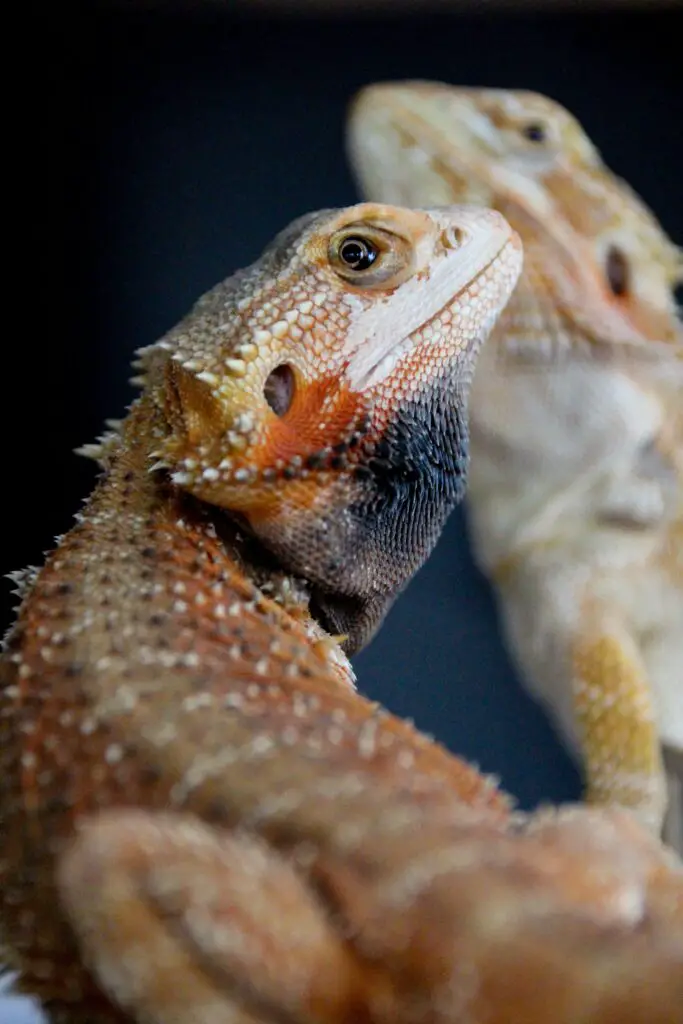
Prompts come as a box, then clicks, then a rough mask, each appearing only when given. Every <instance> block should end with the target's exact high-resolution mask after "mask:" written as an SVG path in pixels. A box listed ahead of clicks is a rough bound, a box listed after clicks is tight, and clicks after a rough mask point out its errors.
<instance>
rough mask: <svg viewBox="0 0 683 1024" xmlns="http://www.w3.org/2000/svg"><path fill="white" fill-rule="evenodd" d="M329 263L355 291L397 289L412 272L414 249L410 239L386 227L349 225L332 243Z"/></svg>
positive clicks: (340, 231)
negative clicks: (360, 289)
mask: <svg viewBox="0 0 683 1024" xmlns="http://www.w3.org/2000/svg"><path fill="white" fill-rule="evenodd" d="M327 255H328V259H329V261H330V265H331V267H332V269H333V270H334V272H335V273H336V274H337V275H338V276H339V277H341V278H342V280H344V281H346V282H347V283H348V284H350V285H352V286H353V287H354V288H362V289H363V290H373V289H375V288H379V289H384V288H388V287H395V286H396V285H399V284H400V283H401V282H402V281H404V280H406V278H408V277H409V276H410V274H411V273H412V271H413V264H414V259H415V249H414V246H413V244H412V242H411V240H410V239H409V238H404V237H403V236H402V235H401V234H399V233H397V232H394V231H390V230H388V229H387V228H385V227H384V226H383V225H382V226H380V225H376V224H370V223H366V222H363V221H359V222H358V223H357V224H347V225H346V226H345V227H343V228H341V229H340V230H339V231H337V232H335V233H334V234H333V235H332V237H331V238H330V240H329V243H328V250H327Z"/></svg>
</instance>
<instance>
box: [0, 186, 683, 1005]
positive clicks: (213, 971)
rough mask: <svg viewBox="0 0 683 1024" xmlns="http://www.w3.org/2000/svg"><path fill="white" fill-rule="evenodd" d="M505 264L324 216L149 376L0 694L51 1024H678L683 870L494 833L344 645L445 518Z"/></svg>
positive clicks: (618, 836) (454, 763)
mask: <svg viewBox="0 0 683 1024" xmlns="http://www.w3.org/2000/svg"><path fill="white" fill-rule="evenodd" d="M359 237H360V238H361V239H363V240H364V241H363V244H364V245H367V246H369V247H371V248H369V249H367V250H366V252H370V253H372V252H374V253H375V254H376V258H375V259H374V262H371V263H370V264H369V266H368V267H367V269H365V270H363V269H354V268H353V267H352V266H349V265H348V263H344V261H343V259H342V257H341V252H342V251H345V252H346V253H347V257H348V255H349V252H348V249H346V248H345V243H346V242H347V241H348V239H349V238H356V239H358V238H359ZM351 252H352V254H353V252H354V247H353V246H352V250H351ZM358 252H359V249H358V246H357V243H356V244H355V253H356V255H358ZM351 262H352V263H355V261H353V260H352V261H351ZM362 262H363V260H361V263H362ZM365 262H367V259H365ZM519 264H520V249H519V244H518V241H517V240H516V238H515V236H513V235H511V233H510V230H509V228H508V226H507V224H506V223H505V222H504V221H503V220H502V218H500V217H499V216H497V215H494V214H491V213H489V212H486V211H469V212H465V211H463V210H459V209H457V208H456V209H453V210H448V211H439V212H432V213H428V212H422V213H419V212H409V211H402V210H396V209H392V208H390V207H383V206H373V205H361V206H358V207H354V208H351V209H350V210H345V211H336V212H330V211H327V212H324V213H321V214H317V215H313V216H311V217H308V218H305V219H304V220H302V221H299V222H297V223H296V224H295V225H293V226H292V227H290V228H289V229H288V230H287V231H285V232H284V233H283V234H282V235H281V236H279V237H278V239H277V240H276V242H275V243H274V245H273V246H272V247H271V248H270V249H269V250H268V251H267V252H266V254H265V255H264V256H263V258H262V260H261V261H259V262H258V263H257V264H255V265H254V267H252V268H250V269H249V270H247V271H245V272H241V273H239V274H237V275H236V276H235V277H234V278H232V279H231V280H229V281H228V282H226V283H225V284H224V285H221V286H219V287H218V288H217V289H215V290H214V291H213V292H211V293H210V294H209V295H208V296H206V297H205V298H204V299H202V300H201V301H200V302H199V303H198V305H197V306H196V307H195V309H194V310H193V311H192V313H191V314H190V315H189V317H188V318H187V319H186V320H184V321H183V322H182V323H181V324H180V325H179V326H178V327H177V328H176V329H175V330H174V331H172V332H171V333H170V334H169V335H168V336H167V337H166V338H165V339H163V340H162V341H161V342H160V343H159V344H158V345H156V346H153V347H152V349H151V350H148V351H147V352H145V353H143V358H142V362H143V367H142V368H143V370H144V376H145V386H144V391H143V394H142V396H141V398H140V399H139V400H138V401H137V402H136V403H135V404H134V405H133V407H132V409H131V411H130V414H129V416H128V417H127V419H126V420H125V422H124V423H123V425H122V427H121V429H120V433H119V434H118V435H115V436H110V437H107V438H105V439H104V441H103V443H102V445H101V446H100V448H99V449H98V451H97V455H98V458H99V459H100V461H101V462H102V464H103V468H104V475H103V477H102V480H101V482H100V484H99V485H98V487H97V489H96V491H95V493H94V494H93V496H92V497H91V499H90V500H89V502H88V504H87V506H86V509H85V511H84V512H83V514H82V515H81V516H80V517H79V522H78V525H77V526H76V527H75V528H74V529H73V530H72V531H71V533H70V534H68V535H67V537H66V538H65V539H64V540H63V541H62V542H61V543H60V545H59V547H58V549H57V551H56V552H55V553H54V554H53V555H52V556H51V557H50V558H49V559H48V562H47V564H46V566H45V568H44V569H43V570H42V571H41V572H40V573H39V574H38V576H37V578H36V579H31V580H28V581H26V586H27V593H26V596H25V599H24V601H23V604H22V607H21V610H20V613H19V618H18V622H17V624H16V626H15V627H14V629H13V631H12V633H11V634H10V637H9V639H8V643H7V650H6V654H5V656H4V659H3V663H2V673H3V676H2V691H1V692H2V704H1V707H0V711H1V712H2V719H1V720H2V723H3V733H2V748H1V749H2V773H1V775H0V786H1V789H0V812H1V816H2V827H3V838H4V848H3V861H2V865H1V871H2V878H1V879H0V892H1V893H2V930H3V941H4V944H5V946H6V947H7V949H8V952H9V953H10V954H11V962H12V963H13V964H14V965H15V966H16V967H17V968H18V969H19V971H20V978H21V985H22V987H23V989H24V990H26V991H30V992H33V993H35V994H37V995H38V996H39V997H40V998H41V1000H42V1001H43V1005H44V1006H45V1007H46V1008H47V1010H48V1012H49V1013H50V1015H51V1018H52V1019H53V1020H54V1021H57V1022H59V1024H74V1022H76V1021H80V1022H84V1021H88V1022H92V1024H105V1022H106V1024H122V1022H124V1021H129V1022H130V1021H135V1022H138V1024H143V1022H144V1024H149V1022H151V1024H162V1022H163V1024H284V1022H287V1024H390V1022H391V1024H409V1022H410V1024H414V1022H417V1021H420V1022H421V1024H454V1022H456V1021H462V1022H463V1024H464V1022H468V1024H469V1022H477V1024H503V1022H505V1024H521V1022H522V1021H524V1022H525V1024H540V1022H541V1021H545V1020H546V1019H547V1008H548V1006H549V1005H552V1006H553V1020H554V1021H555V1022H557V1024H563V1022H564V1024H569V1022H570V1021H572V1022H574V1021H576V1020H577V1019H581V1020H584V1021H589V1020H590V1021H594V1022H596V1024H598V1022H600V1024H608V1022H613V1021H615V1020H619V1021H620V1022H622V1024H636V1022H637V1024H645V1022H646V1021H647V1022H648V1024H664V1022H667V1024H671V1020H672V1017H671V1013H672V1009H671V1008H672V1007H674V1006H677V1005H678V1004H679V996H681V997H683V991H682V986H683V936H682V935H681V930H682V928H683V923H682V918H683V876H682V874H681V867H680V864H675V863H674V862H673V861H670V860H669V859H668V858H667V856H666V854H665V852H664V851H663V850H662V849H661V848H660V847H659V846H658V844H657V843H655V842H654V841H652V840H649V838H648V837H647V836H645V835H644V834H643V833H642V832H639V831H638V830H637V829H634V828H633V827H632V825H631V823H630V822H629V821H628V820H626V819H625V818H624V817H619V816H618V815H616V816H615V815H612V816H609V815H593V816H591V815H590V814H587V813H585V812H584V813H583V814H582V813H580V812H578V813H576V812H575V813H572V812H565V813H564V814H562V815H559V816H549V817H548V818H540V819H539V820H535V821H532V822H530V823H526V824H524V825H523V826H522V825H517V824H514V825H513V824H512V823H511V822H510V820H509V813H508V810H507V801H506V799H505V797H504V796H503V795H502V794H500V793H498V792H497V791H496V790H495V788H494V787H493V786H492V785H491V783H490V781H489V780H487V779H485V778H482V777H481V776H479V775H478V774H477V773H476V772H475V771H474V770H473V769H471V768H469V767H468V766H467V765H465V764H463V763H462V762H461V761H458V760H456V759H454V758H452V757H450V756H449V755H448V754H447V753H446V752H445V751H443V750H442V749H440V748H439V747H437V746H435V745H433V744H431V743H430V742H429V741H427V740H426V739H425V738H423V737H421V736H420V735H419V734H418V733H416V732H415V731H414V730H413V729H412V728H411V727H409V726H408V725H406V724H404V723H402V722H400V721H397V720H396V719H393V718H392V717H391V716H389V715H388V714H387V713H386V712H384V711H383V710H382V709H381V708H378V707H377V706H376V705H373V704H371V703H370V702H368V701H367V700H365V699H363V698H362V697H360V696H359V695H358V694H356V692H355V691H354V689H353V685H352V677H351V672H350V669H349V666H348V663H347V661H346V657H345V654H344V653H343V652H342V649H341V647H340V646H339V645H338V644H337V643H336V642H335V640H334V639H333V638H332V637H331V636H330V634H329V629H331V628H334V629H335V630H339V629H342V628H343V630H344V632H345V634H346V637H347V639H346V640H345V641H344V643H345V647H346V649H347V650H348V651H353V650H354V649H356V648H357V646H359V645H360V644H361V643H363V642H364V641H365V640H367V638H368V637H369V636H371V635H372V632H373V631H374V629H375V628H376V627H377V625H378V623H379V621H380V619H381V617H382V615H383V614H384V613H385V611H386V609H387V607H388V604H389V603H390V602H391V600H392V599H393V597H394V596H395V594H396V592H397V591H398V590H399V589H400V587H401V586H402V585H403V584H404V583H405V582H406V580H407V579H408V577H409V576H410V575H411V574H412V572H414V570H415V569H416V568H417V567H418V566H419V564H420V563H421V561H422V560H423V559H424V558H425V557H426V555H427V553H428V551H429V549H430V547H431V546H432V544H433V543H434V541H435V539H436V537H437V535H438V532H439V529H440V527H441V525H442V523H443V521H444V519H445V517H446V516H447V514H448V512H449V511H450V509H451V508H452V506H453V504H454V502H455V501H457V500H458V498H459V496H460V495H461V492H462V488H463V481H464V473H465V468H466V432H465V428H464V417H465V399H466V392H467V384H468V377H469V376H470V372H471V367H472V364H473V360H474V358H475V355H476V352H477V349H478V347H479V345H480V344H481V341H482V340H483V337H484V336H485V334H486V333H487V331H488V329H489V328H490V326H491V324H492V322H493V319H494V318H495V316H496V315H497V314H498V313H499V311H500V309H501V307H502V306H503V305H504V303H505V301H506V299H507V298H508V296H509V294H510V292H511V290H512V288H513V285H514V283H515V280H516V277H517V274H518V272H519ZM356 267H357V263H356ZM283 367H288V368H289V370H285V369H283Z"/></svg>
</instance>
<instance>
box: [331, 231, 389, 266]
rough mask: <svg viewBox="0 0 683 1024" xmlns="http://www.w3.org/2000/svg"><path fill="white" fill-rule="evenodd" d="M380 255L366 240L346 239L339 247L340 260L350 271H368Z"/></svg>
mask: <svg viewBox="0 0 683 1024" xmlns="http://www.w3.org/2000/svg"><path fill="white" fill-rule="evenodd" d="M378 255H379V250H378V249H377V247H376V246H375V245H374V244H373V243H372V242H371V241H369V239H365V238H356V237H352V238H346V239H344V241H343V242H342V244H341V245H340V246H339V258H340V259H341V260H343V262H344V263H345V264H346V266H347V267H348V268H349V269H350V270H367V269H368V267H371V266H372V264H373V263H374V262H375V260H376V259H377V256H378Z"/></svg>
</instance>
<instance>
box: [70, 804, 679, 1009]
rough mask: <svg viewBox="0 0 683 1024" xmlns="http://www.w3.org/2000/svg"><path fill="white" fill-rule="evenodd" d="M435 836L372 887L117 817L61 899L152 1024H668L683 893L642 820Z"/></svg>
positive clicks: (357, 877) (252, 849) (182, 827)
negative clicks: (640, 829) (584, 1023)
mask: <svg viewBox="0 0 683 1024" xmlns="http://www.w3.org/2000/svg"><path fill="white" fill-rule="evenodd" d="M424 825H425V833H426V834H428V833H430V832H431V840H432V841H431V842H430V841H427V842H426V843H425V842H424V835H423V836H422V837H415V836H414V835H413V836H412V837H411V836H409V835H408V834H404V835H403V836H401V837H400V841H399V843H398V844H397V843H396V841H395V839H396V837H393V842H392V846H393V849H392V850H391V851H389V850H388V849H387V851H386V852H387V853H388V856H387V858H386V862H385V864H384V866H383V867H382V868H381V870H380V874H379V876H377V877H376V878H375V879H374V883H371V879H372V877H373V874H374V872H373V868H372V865H371V862H370V861H366V862H365V864H364V868H363V871H362V873H361V874H359V873H357V872H356V871H354V865H353V858H351V861H350V862H349V861H346V859H345V858H342V859H339V858H337V857H335V856H334V855H333V854H331V853H330V851H328V854H327V855H325V854H323V855H322V856H314V855H312V854H309V857H308V858H306V857H305V856H302V857H301V858H300V863H299V864H297V863H296V861H295V860H288V859H285V858H284V857H282V856H281V855H279V854H277V853H275V852H274V851H273V850H272V849H271V848H269V847H267V846H266V845H265V844H263V843H262V842H261V841H260V840H256V839H254V838H253V837H250V836H247V835H244V834H242V835H236V834H234V833H230V832H227V831H222V830H216V829H214V828H211V827H208V826H206V825H204V824H203V823H201V822H199V821H197V820H196V819H193V818H190V817H184V816H174V815H167V814H158V815H147V814H145V813H140V812H136V811H118V812H117V811H114V812H105V814H104V815H103V816H101V817H99V818H95V819H90V820H89V821H87V822H84V823H83V824H82V826H81V828H80V830H79V836H78V838H77V839H76V840H75V842H74V844H73V845H72V847H71V849H70V850H69V851H68V852H67V853H66V854H65V855H64V857H63V859H62V862H61V865H60V868H59V872H58V877H59V885H60V889H61V893H62V898H63V900H64V903H65V906H66V907H67V909H68V912H69V915H70V918H71V920H72V922H73V924H74V927H75V929H76V932H77V935H78V938H79V940H80V944H81V947H82V951H83V956H84V959H85V960H86V962H87V963H88V964H89V965H90V967H91V969H92V970H93V971H94V973H95V975H96V977H97V978H98V980H99V982H100V984H101V985H102V987H103V988H104V989H105V990H106V991H108V992H109V993H110V995H111V996H112V997H113V998H114V999H115V1001H116V1002H117V1003H118V1004H119V1005H121V1006H123V1007H125V1009H126V1010H127V1011H128V1013H129V1014H130V1017H131V1019H132V1020H134V1021H138V1022H141V1024H142V1022H144V1024H280V1022H281V1021H287V1022H290V1021H291V1022H296V1024H299V1022H301V1024H304V1022H305V1024H314V1022H325V1024H342V1022H346V1024H351V1022H353V1024H361V1022H363V1024H365V1022H367V1024H399V1022H400V1024H415V1022H418V1021H419V1022H420V1024H454V1022H456V1021H458V1022H459V1021H463V1022H465V1021H476V1022H477V1024H522V1022H523V1024H546V1022H547V1020H548V1006H550V1005H552V1006H553V1007H554V1010H553V1012H554V1013H555V1014H556V1019H557V1020H562V1021H565V1020H566V1021H570V1020H572V1021H574V1020H578V1019H582V1020H583V1019H586V1020H590V1021H591V1022H596V1024H597V1022H602V1021H605V1022H608V1021H613V1020H628V1021H629V1022H633V1024H636V1022H638V1024H646V1022H647V1024H671V1022H672V1020H673V1019H674V1018H673V1017H672V1016H671V1012H672V1008H673V1007H674V1006H675V1005H677V1002H678V1001H679V1000H680V999H681V998H682V997H683V972H681V971H680V970H679V967H680V961H681V957H682V956H683V949H682V948H681V947H680V943H679V942H678V943H677V942H676V940H675V938H674V937H673V936H674V931H673V930H672V931H671V938H670V939H669V940H665V939H664V938H663V935H665V934H666V931H664V932H663V933H660V932H659V929H660V928H661V927H662V925H663V924H664V923H665V922H666V921H667V920H668V921H669V922H670V925H669V927H671V926H673V924H674V922H675V921H676V920H677V919H679V920H680V915H681V912H682V911H683V900H682V899H681V888H680V882H679V881H677V879H676V877H675V875H669V873H668V871H669V865H667V863H666V859H665V858H664V857H663V856H662V851H661V848H658V847H657V846H656V844H654V843H652V845H649V844H648V842H647V841H646V840H644V839H643V837H642V836H641V835H639V834H638V833H637V832H634V831H633V829H632V827H631V824H630V822H629V820H628V819H621V818H620V817H619V816H618V815H615V814H614V813H612V814H611V815H610V814H609V813H605V814H604V816H599V815H597V814H595V813H591V812H589V811H578V812H576V811H574V812H565V813H564V814H561V815H551V816H541V817H539V818H536V819H531V821H529V822H527V823H526V825H525V827H524V829H523V830H522V832H521V833H519V834H516V835H515V834H508V835H505V834H503V833H502V832H501V831H500V829H497V828H495V827H494V826H492V825H491V824H490V823H488V824H487V823H486V821H485V820H483V819H482V820H480V821H479V823H476V822H475V821H474V820H472V821H468V820H467V815H466V814H463V812H462V810H461V822H460V824H459V825H457V824H452V825H451V827H450V828H447V827H444V825H443V824H442V825H441V826H439V827H437V829H436V831H435V830H434V824H433V821H432V823H431V826H430V824H429V823H428V820H427V819H426V820H425V822H424ZM380 832H381V830H380ZM379 834H380V833H379V832H378V833H377V837H378V838H379ZM397 845H398V847H399V849H400V847H401V846H405V849H406V853H407V855H406V856H402V855H401V854H400V853H399V855H398V857H397V855H396V847H397ZM307 860H308V861H309V863H308V864H307V863H306V861H307ZM392 861H393V865H392V863H391V862H392ZM586 863H590V864H591V869H590V870H585V864H586ZM307 878H308V882H309V884H307ZM311 883H313V884H314V885H315V888H316V889H317V890H319V893H320V895H319V894H318V892H316V891H314V888H313V885H312V884H311ZM629 894H630V896H629ZM634 896H635V897H637V899H636V901H635V903H634V900H633V898H632V897H634ZM641 901H642V903H643V905H647V914H645V915H644V916H643V910H642V906H641ZM324 903H327V904H328V905H327V907H325V906H324ZM330 904H333V905H334V909H333V910H332V909H331V907H330ZM636 904H637V905H638V906H637V907H636ZM634 914H635V917H642V920H641V923H640V926H639V928H636V929H634V930H633V931H631V928H632V925H633V924H634V920H635V918H634ZM549 935H552V941H551V942H548V937H549ZM634 961H635V962H637V963H638V969H637V970H634V967H633V964H634ZM644 978H647V979H648V983H647V984H643V979H644ZM652 984H655V985H656V990H657V998H656V999H655V998H653V996H654V992H653V989H652V987H651V986H652ZM586 1014H588V1016H586ZM77 1020H81V1018H77V1017H74V1018H70V1017H68V1016H67V1017H62V1018H60V1022H64V1024H72V1022H73V1024H76V1021H77Z"/></svg>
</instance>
